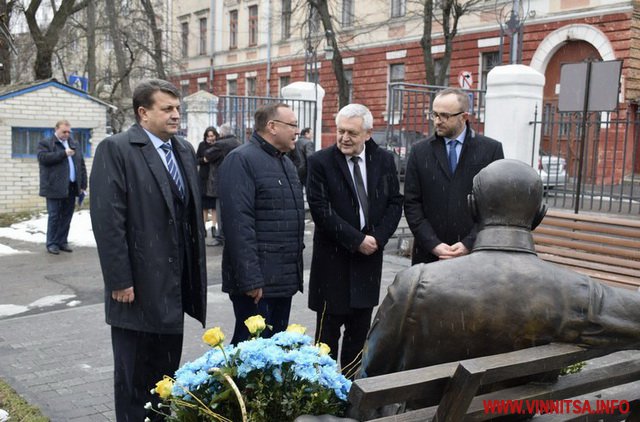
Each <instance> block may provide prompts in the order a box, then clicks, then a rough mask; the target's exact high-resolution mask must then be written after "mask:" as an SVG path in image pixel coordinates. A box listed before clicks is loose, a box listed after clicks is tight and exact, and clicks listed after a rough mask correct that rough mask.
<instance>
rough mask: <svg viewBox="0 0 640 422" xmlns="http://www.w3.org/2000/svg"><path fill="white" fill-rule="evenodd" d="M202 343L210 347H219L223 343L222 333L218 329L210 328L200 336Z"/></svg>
mask: <svg viewBox="0 0 640 422" xmlns="http://www.w3.org/2000/svg"><path fill="white" fill-rule="evenodd" d="M202 341H204V342H205V343H207V344H208V345H209V346H211V347H217V346H220V345H222V342H223V341H224V333H223V332H222V329H221V328H220V327H213V328H210V329H208V330H207V331H205V332H204V334H203V335H202Z"/></svg>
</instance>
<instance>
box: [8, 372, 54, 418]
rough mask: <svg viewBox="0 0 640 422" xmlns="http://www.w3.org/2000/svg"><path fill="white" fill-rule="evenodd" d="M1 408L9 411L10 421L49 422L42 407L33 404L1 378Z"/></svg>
mask: <svg viewBox="0 0 640 422" xmlns="http://www.w3.org/2000/svg"><path fill="white" fill-rule="evenodd" d="M0 409H4V410H6V411H7V412H9V420H10V421H24V422H49V419H48V418H47V417H45V416H43V415H42V413H41V412H40V409H38V408H37V407H35V406H31V405H30V404H29V403H27V402H26V401H25V400H24V399H23V398H22V397H20V395H18V393H16V392H15V391H14V389H13V388H11V386H9V384H7V383H5V382H4V381H3V380H1V379H0Z"/></svg>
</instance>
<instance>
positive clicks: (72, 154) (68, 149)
mask: <svg viewBox="0 0 640 422" xmlns="http://www.w3.org/2000/svg"><path fill="white" fill-rule="evenodd" d="M64 152H65V153H66V154H67V157H72V156H74V155H75V154H76V152H75V150H72V149H71V148H67V149H65V150H64Z"/></svg>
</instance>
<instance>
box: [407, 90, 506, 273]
mask: <svg viewBox="0 0 640 422" xmlns="http://www.w3.org/2000/svg"><path fill="white" fill-rule="evenodd" d="M468 110H469V97H468V96H467V94H466V93H465V92H463V91H461V90H459V89H453V88H447V89H445V90H442V91H440V92H439V93H438V95H437V96H436V98H435V99H434V101H433V111H432V112H431V113H430V114H431V119H432V120H433V123H434V125H435V128H436V133H435V135H434V136H432V137H430V138H429V139H427V140H425V141H422V142H418V143H416V144H415V145H414V146H413V148H412V149H411V153H410V154H409V160H408V162H407V170H406V174H405V185H404V215H405V217H406V219H407V223H408V224H409V228H410V229H411V232H412V233H413V236H414V237H415V241H414V243H413V253H412V264H414V265H415V264H418V263H421V262H424V263H429V262H434V261H438V260H439V259H450V258H455V257H458V256H462V255H466V254H468V253H469V251H470V250H471V248H472V247H473V242H474V241H475V238H476V233H477V229H476V228H475V226H474V223H473V220H472V218H471V214H470V213H469V209H468V207H467V195H468V194H469V193H470V192H471V185H472V183H473V177H474V176H475V175H476V174H478V172H479V171H480V170H482V169H483V168H484V167H486V166H487V165H488V164H489V163H491V162H493V161H496V160H499V159H501V158H504V153H503V152H502V144H501V143H500V142H498V141H496V140H494V139H491V138H487V137H485V136H481V135H478V134H476V133H475V132H474V131H473V130H472V129H471V127H470V126H469V123H468V121H467V119H468V117H469V113H468Z"/></svg>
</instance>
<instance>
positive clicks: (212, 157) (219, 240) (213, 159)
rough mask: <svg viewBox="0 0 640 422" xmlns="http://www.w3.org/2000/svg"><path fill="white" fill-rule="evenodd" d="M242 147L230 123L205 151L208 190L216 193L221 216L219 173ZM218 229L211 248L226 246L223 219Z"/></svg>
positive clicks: (224, 124)
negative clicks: (225, 160)
mask: <svg viewBox="0 0 640 422" xmlns="http://www.w3.org/2000/svg"><path fill="white" fill-rule="evenodd" d="M238 146H240V142H239V141H238V138H236V136H235V135H234V134H233V129H232V128H231V125H230V124H229V123H223V124H222V125H221V126H220V137H219V138H218V140H217V141H216V142H215V143H214V144H213V145H212V146H210V147H209V148H208V149H207V150H206V151H205V158H206V159H207V161H208V162H209V166H210V171H209V178H208V179H207V190H209V191H212V192H215V196H216V210H217V214H218V215H220V209H221V207H222V205H221V204H220V198H219V197H218V193H217V192H218V172H219V168H220V165H221V164H222V161H223V160H224V157H226V156H227V154H229V153H230V152H231V151H232V150H233V149H234V148H236V147H238ZM217 227H218V230H217V231H216V233H215V235H214V238H213V239H211V242H210V243H207V245H209V246H219V245H223V244H224V233H223V231H222V219H221V218H217Z"/></svg>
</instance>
